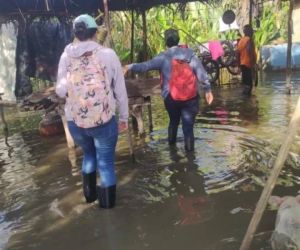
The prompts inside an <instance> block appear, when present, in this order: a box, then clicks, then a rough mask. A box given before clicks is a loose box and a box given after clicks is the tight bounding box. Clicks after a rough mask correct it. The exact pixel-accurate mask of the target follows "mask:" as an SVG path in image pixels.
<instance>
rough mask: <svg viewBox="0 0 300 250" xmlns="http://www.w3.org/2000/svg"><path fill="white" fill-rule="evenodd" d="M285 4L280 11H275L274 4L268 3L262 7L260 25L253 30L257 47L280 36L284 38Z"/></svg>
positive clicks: (285, 30)
mask: <svg viewBox="0 0 300 250" xmlns="http://www.w3.org/2000/svg"><path fill="white" fill-rule="evenodd" d="M287 10H288V8H287V5H284V6H283V8H282V10H281V11H280V13H277V12H276V11H275V6H273V5H268V6H266V7H265V8H264V11H263V15H262V18H261V22H260V27H259V28H258V29H257V30H256V31H255V37H254V40H255V43H256V46H257V47H258V48H260V47H262V46H263V45H266V44H269V43H270V42H271V41H273V40H275V39H277V38H279V37H281V38H283V39H286V33H287V28H286V27H287V22H286V20H287Z"/></svg>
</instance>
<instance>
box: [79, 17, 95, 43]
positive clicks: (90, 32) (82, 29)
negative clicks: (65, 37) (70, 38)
mask: <svg viewBox="0 0 300 250" xmlns="http://www.w3.org/2000/svg"><path fill="white" fill-rule="evenodd" d="M96 32H97V29H96V28H91V29H88V28H87V27H86V25H85V23H84V22H79V23H75V27H74V34H75V37H76V38H78V40H79V41H85V40H88V39H90V38H92V37H93V36H94V35H95V34H96Z"/></svg>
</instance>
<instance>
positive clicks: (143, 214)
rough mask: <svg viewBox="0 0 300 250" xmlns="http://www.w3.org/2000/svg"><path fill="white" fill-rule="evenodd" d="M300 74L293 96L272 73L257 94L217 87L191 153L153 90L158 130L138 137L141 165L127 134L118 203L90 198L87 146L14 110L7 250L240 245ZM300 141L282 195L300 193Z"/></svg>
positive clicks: (3, 216) (8, 154)
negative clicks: (170, 132) (110, 205)
mask: <svg viewBox="0 0 300 250" xmlns="http://www.w3.org/2000/svg"><path fill="white" fill-rule="evenodd" d="M299 79H300V75H299V74H298V75H295V76H294V89H293V91H292V95H290V96H287V95H286V94H285V84H284V80H285V76H284V75H280V74H272V75H268V76H264V77H263V78H262V79H261V83H260V84H259V87H258V88H257V89H256V93H255V95H254V96H252V97H244V96H242V95H241V91H242V89H241V86H239V85H221V86H220V87H218V88H215V89H214V95H215V100H214V103H213V104H212V105H211V106H206V105H205V104H204V102H202V104H201V112H200V113H199V115H198V116H197V123H196V126H195V137H196V141H195V153H194V154H188V155H187V154H186V153H185V151H184V146H183V135H182V132H181V131H180V132H179V138H178V142H177V145H176V147H171V148H170V147H169V146H168V143H167V129H166V128H167V124H168V118H167V114H166V112H165V110H164V108H163V104H162V100H161V99H160V97H154V98H153V119H154V130H153V132H151V133H147V135H146V137H145V138H144V139H137V140H136V150H135V159H136V161H135V162H134V163H133V162H132V159H131V157H130V156H129V155H128V154H129V151H128V148H127V141H126V136H125V135H122V136H121V137H120V140H119V143H118V152H117V162H116V164H117V174H118V191H117V192H118V197H117V206H116V207H115V208H114V209H112V210H103V209H102V210H100V209H99V208H98V204H96V203H94V204H85V203H84V199H83V196H82V191H81V173H80V162H81V153H80V151H76V152H68V150H67V148H66V144H65V139H64V137H63V136H55V137H51V138H45V137H41V136H40V135H39V134H38V131H37V129H36V127H35V126H33V125H31V124H30V122H32V121H35V120H36V119H37V118H36V116H32V117H31V116H30V115H29V116H27V117H25V118H24V116H23V117H22V118H20V116H21V115H20V114H18V113H16V112H15V111H14V110H11V109H10V110H6V112H7V117H8V122H9V126H10V127H9V130H10V136H9V137H8V138H7V141H6V140H5V138H1V139H0V249H10V250H13V249H14V250H15V249H22V250H27V249H44V250H46V249H51V250H52V249H74V250H77V249H107V250H108V249H109V250H140V249H151V250H152V249H153V250H169V249H170V250H171V249H172V250H177V249H178V250H179V249H180V250H182V249H189V250H193V249H198V250H199V249H203V250H219V249H226V250H234V249H239V246H240V244H241V241H242V239H243V237H244V234H245V231H246V229H247V227H248V224H249V222H250V219H251V217H252V214H253V211H254V209H255V204H256V202H257V201H258V199H259V196H260V194H261V191H262V188H263V187H264V185H265V182H266V179H267V176H268V174H269V172H270V168H271V167H272V164H273V162H274V159H275V157H276V155H277V152H278V149H279V146H280V143H281V142H282V140H283V138H284V133H285V132H286V129H287V125H288V123H289V120H290V118H291V114H292V112H293V110H294V108H295V105H296V102H297V98H298V96H299V93H300V80H299ZM24 119H25V120H24ZM21 121H22V124H24V123H25V124H29V125H28V126H20V124H21ZM299 149H300V139H299V137H298V136H297V137H296V138H295V143H294V144H293V147H292V149H291V152H290V154H289V158H288V160H287V162H286V164H285V168H284V170H283V171H282V174H281V175H280V178H279V180H278V184H277V186H276V188H275V190H274V192H273V193H274V194H277V195H297V194H298V192H299V187H300V156H299V152H300V151H299ZM275 217H276V211H271V210H270V209H269V208H268V210H267V211H266V212H265V213H264V216H263V219H262V221H261V223H260V226H259V228H258V231H257V234H256V236H255V237H254V242H253V244H252V249H265V250H267V249H270V242H269V239H270V235H271V232H272V230H273V228H274V223H275Z"/></svg>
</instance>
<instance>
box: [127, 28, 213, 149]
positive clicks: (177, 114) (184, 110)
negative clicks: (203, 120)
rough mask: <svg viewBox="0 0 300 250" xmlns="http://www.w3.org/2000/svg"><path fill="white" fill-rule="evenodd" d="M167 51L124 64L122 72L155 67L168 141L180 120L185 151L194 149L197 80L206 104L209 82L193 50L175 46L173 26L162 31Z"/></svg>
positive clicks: (173, 139) (172, 141) (209, 95)
mask: <svg viewBox="0 0 300 250" xmlns="http://www.w3.org/2000/svg"><path fill="white" fill-rule="evenodd" d="M164 37H165V43H166V46H167V50H166V51H164V52H162V53H160V54H159V55H157V56H156V57H154V58H153V59H151V60H149V61H146V62H142V63H134V64H129V65H126V66H124V73H126V72H127V71H128V70H131V71H133V72H146V71H149V70H159V71H160V74H161V82H162V83H161V95H162V97H163V99H164V104H165V107H166V109H167V111H168V114H169V118H170V121H169V127H168V142H169V144H170V145H172V144H175V143H176V138H177V130H178V126H179V123H180V119H181V120H182V130H183V134H184V143H185V149H186V151H193V150H194V130H193V127H194V122H195V117H196V114H197V113H198V111H199V94H198V91H199V90H200V86H198V83H201V84H202V86H203V89H204V91H205V98H206V101H207V103H208V104H210V103H211V102H212V101H213V95H212V92H211V86H210V82H209V80H208V76H207V73H206V72H205V70H204V68H203V66H202V63H201V62H200V60H199V59H198V58H197V56H196V55H195V53H194V51H193V50H191V49H189V48H186V47H185V46H178V44H179V34H178V31H177V30H175V29H168V30H166V31H165V33H164Z"/></svg>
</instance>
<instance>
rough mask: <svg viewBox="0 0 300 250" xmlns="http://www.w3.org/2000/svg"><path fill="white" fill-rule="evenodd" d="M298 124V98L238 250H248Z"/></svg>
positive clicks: (299, 101) (299, 120) (299, 112)
mask: <svg viewBox="0 0 300 250" xmlns="http://www.w3.org/2000/svg"><path fill="white" fill-rule="evenodd" d="M299 122H300V97H299V99H298V103H297V106H296V109H295V111H294V114H293V116H292V119H291V121H290V124H289V127H288V129H287V134H286V136H284V139H283V143H282V144H281V147H280V149H279V152H278V155H277V158H276V161H275V163H274V167H273V169H272V171H271V174H270V177H269V179H268V181H267V183H266V185H265V187H264V190H263V192H262V194H261V196H260V199H259V201H258V203H257V206H256V209H255V211H254V214H253V216H252V219H251V222H250V224H249V226H248V229H247V232H246V234H245V237H244V239H243V242H242V245H241V247H240V250H248V249H249V248H250V244H251V242H252V239H253V236H254V233H255V231H256V229H257V226H258V224H259V222H260V220H261V217H262V215H263V212H264V211H265V208H266V206H267V202H268V200H269V198H270V195H271V193H272V191H273V189H274V186H275V184H276V181H277V178H278V176H279V174H280V171H281V169H282V167H283V164H284V162H285V160H286V158H287V155H288V153H289V149H290V147H291V144H292V142H293V139H294V136H295V134H296V131H297V129H298V126H299Z"/></svg>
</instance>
